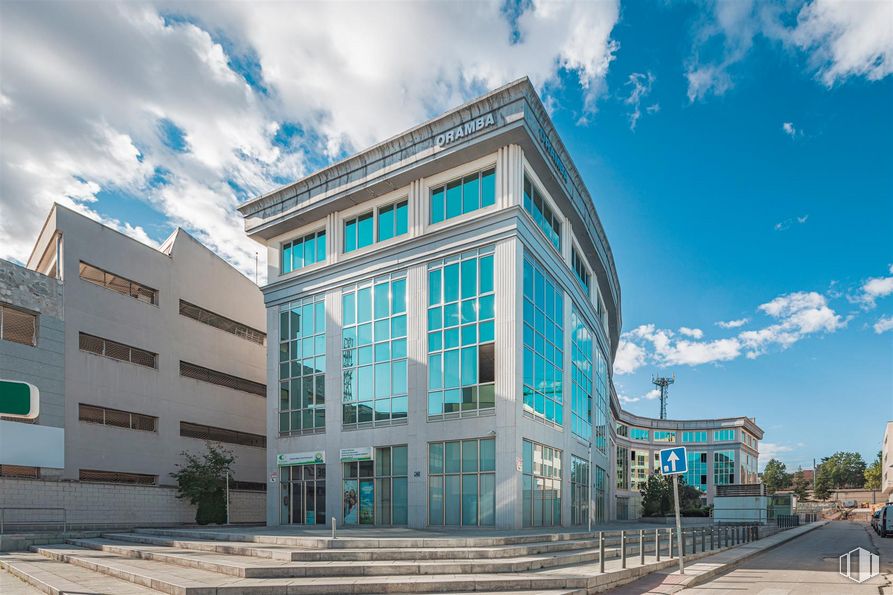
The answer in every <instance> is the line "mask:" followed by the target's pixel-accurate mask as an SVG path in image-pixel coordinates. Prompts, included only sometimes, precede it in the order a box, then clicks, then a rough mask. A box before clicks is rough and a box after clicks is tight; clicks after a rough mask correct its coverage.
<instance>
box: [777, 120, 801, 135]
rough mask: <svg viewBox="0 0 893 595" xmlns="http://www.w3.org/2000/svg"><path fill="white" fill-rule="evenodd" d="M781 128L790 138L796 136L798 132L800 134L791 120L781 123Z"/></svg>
mask: <svg viewBox="0 0 893 595" xmlns="http://www.w3.org/2000/svg"><path fill="white" fill-rule="evenodd" d="M781 129H782V130H783V131H784V133H785V134H787V135H788V136H790V137H791V138H796V136H797V135H798V134H800V131H799V130H797V129H796V128H794V123H793V122H785V123H784V124H782V125H781Z"/></svg>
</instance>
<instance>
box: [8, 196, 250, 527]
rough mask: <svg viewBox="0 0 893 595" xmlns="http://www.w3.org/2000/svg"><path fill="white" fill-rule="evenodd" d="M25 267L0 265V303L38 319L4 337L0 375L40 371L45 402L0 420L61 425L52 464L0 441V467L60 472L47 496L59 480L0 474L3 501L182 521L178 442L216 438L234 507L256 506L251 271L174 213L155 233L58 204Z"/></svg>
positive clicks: (28, 473) (36, 378)
mask: <svg viewBox="0 0 893 595" xmlns="http://www.w3.org/2000/svg"><path fill="white" fill-rule="evenodd" d="M27 269H29V270H25V269H22V268H21V267H17V266H15V265H11V264H4V265H3V267H2V268H0V270H2V271H4V273H3V274H2V275H0V286H2V289H0V292H2V293H0V302H4V304H3V306H2V307H3V308H4V314H5V313H6V308H11V309H12V310H10V311H11V312H12V313H13V314H11V315H10V316H13V317H15V316H20V314H18V313H19V312H25V313H30V314H31V315H32V316H33V317H34V320H35V321H36V327H37V328H38V332H37V333H36V339H35V345H31V346H29V345H26V344H18V343H17V344H13V345H7V341H6V340H2V341H0V345H2V349H3V351H2V352H0V354H2V355H3V356H4V357H3V359H2V361H0V377H7V378H8V377H11V378H9V379H12V380H16V379H19V380H26V381H31V382H32V383H33V384H35V385H36V386H38V388H40V390H41V412H40V415H39V417H38V418H37V420H35V422H34V423H33V424H23V423H17V422H11V421H3V422H0V423H2V424H3V426H2V433H3V434H7V433H8V432H15V434H16V435H18V434H21V432H22V431H24V430H23V428H25V429H27V431H30V432H35V431H37V428H44V427H47V428H53V429H57V430H58V432H59V433H61V434H62V435H64V439H62V440H61V441H59V442H55V443H53V444H54V446H53V448H54V449H55V452H54V453H53V454H54V455H55V456H56V458H55V459H54V460H55V461H56V462H55V463H54V464H52V465H47V464H42V463H40V462H39V461H37V462H35V461H33V460H29V459H28V458H27V457H23V456H21V455H16V456H12V455H11V454H10V455H9V456H7V454H3V455H0V456H2V457H3V459H2V467H0V482H8V481H13V478H20V477H23V476H25V477H28V478H31V479H32V480H51V481H52V480H63V481H65V482H68V483H67V485H68V486H69V488H68V489H66V490H64V491H60V492H59V494H60V495H59V496H58V497H57V496H55V495H49V496H47V494H55V491H54V488H55V486H47V487H39V486H38V485H37V484H27V485H24V487H23V484H17V485H16V486H15V489H13V487H12V486H11V485H9V484H3V485H4V486H6V487H8V488H9V489H0V492H4V495H3V500H2V501H0V506H7V507H10V506H25V505H26V504H30V505H32V506H37V507H46V508H49V507H60V508H65V509H66V510H67V514H68V520H69V522H70V523H71V524H83V525H96V524H101V523H112V524H133V523H140V522H143V523H147V522H158V523H162V522H167V523H170V522H191V521H192V520H193V519H192V513H191V511H190V509H189V507H188V506H187V505H185V503H184V502H183V501H180V500H177V499H176V498H175V490H174V489H173V488H172V487H171V486H172V485H173V484H174V480H173V478H172V477H171V473H173V472H175V471H176V470H177V465H178V464H179V463H182V462H183V461H184V459H183V457H182V454H181V453H182V452H183V451H189V452H194V453H199V452H201V451H203V450H204V443H205V441H213V442H219V443H221V444H222V445H223V446H224V447H225V448H227V449H228V450H231V451H232V452H233V453H234V454H235V456H236V462H235V465H234V477H233V479H234V482H233V484H232V487H233V488H234V489H237V490H239V494H240V495H239V496H238V497H237V498H235V499H236V500H237V501H238V502H239V506H242V507H243V509H244V510H241V511H240V512H239V514H240V515H243V520H260V519H262V518H263V514H264V513H263V508H264V492H265V489H266V481H265V480H266V471H265V463H264V456H265V447H266V423H265V408H266V401H265V397H266V386H265V378H266V370H265V364H264V358H265V344H266V332H265V329H266V321H265V311H264V307H263V302H262V297H261V293H260V291H259V289H258V288H257V286H256V285H255V284H254V283H253V282H252V281H251V280H249V279H248V278H247V277H245V276H244V275H243V274H242V273H240V272H239V271H237V270H236V269H234V268H233V267H232V266H231V265H229V264H228V263H227V262H225V261H224V260H223V259H221V258H220V257H219V256H217V255H216V254H214V253H213V252H212V251H211V250H209V249H208V248H206V247H205V246H203V245H202V244H200V243H199V242H198V241H197V240H196V239H195V238H193V237H192V236H190V235H189V234H188V233H186V232H184V231H183V230H181V229H177V230H176V231H175V232H174V233H173V234H171V236H170V237H169V238H168V239H167V240H166V241H165V242H164V243H163V244H162V245H161V246H160V247H159V248H158V249H156V248H153V247H151V246H148V245H145V244H143V243H140V242H138V241H136V240H133V239H131V238H129V237H127V236H125V235H123V234H121V233H119V232H118V231H115V230H113V229H111V228H109V227H107V226H104V225H102V224H100V223H98V222H96V221H94V220H92V219H90V218H88V217H85V216H83V215H81V214H79V213H76V212H74V211H72V210H70V209H67V208H65V207H62V206H60V205H55V206H54V207H53V208H52V210H51V211H50V213H49V216H48V217H47V220H46V223H45V224H44V227H43V229H42V231H41V233H40V236H39V237H38V238H37V241H36V243H35V246H34V249H33V252H32V254H31V257H30V258H29V260H28V263H27ZM6 271H11V272H10V273H6ZM38 294H40V295H38ZM43 294H47V295H46V296H45V297H42V296H43ZM7 296H8V297H7ZM63 296H64V298H63ZM7 301H9V302H11V303H9V304H8V305H6V302H7ZM10 320H12V318H10ZM11 352H14V353H13V356H14V357H15V359H12V358H10V357H7V353H11ZM44 361H46V362H48V365H46V366H45V365H44ZM28 426H31V428H30V429H28ZM29 442H31V441H30V440H29ZM40 450H46V447H45V445H44V446H41V449H40ZM88 488H89V489H88ZM124 488H127V489H124ZM139 490H143V491H142V492H140V491H139ZM138 494H143V495H138ZM60 498H61V499H62V500H64V501H62V500H60ZM29 501H30V502H29ZM141 503H142V504H141ZM125 507H127V508H129V510H123V508H125ZM236 516H238V515H236ZM7 518H8V517H7Z"/></svg>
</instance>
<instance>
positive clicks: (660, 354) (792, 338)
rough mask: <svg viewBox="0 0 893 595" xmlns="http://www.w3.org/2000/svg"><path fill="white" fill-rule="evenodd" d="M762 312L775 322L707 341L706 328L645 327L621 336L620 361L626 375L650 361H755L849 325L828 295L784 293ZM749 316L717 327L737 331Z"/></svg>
mask: <svg viewBox="0 0 893 595" xmlns="http://www.w3.org/2000/svg"><path fill="white" fill-rule="evenodd" d="M758 310H759V311H760V312H762V313H763V314H765V315H766V316H768V317H770V318H772V319H774V320H775V322H774V323H772V324H769V325H766V326H764V327H763V328H759V329H756V330H748V331H741V332H739V333H738V334H737V335H735V336H733V337H724V338H718V339H709V340H707V339H705V338H704V332H703V331H702V330H701V329H694V328H689V327H681V328H680V329H679V330H678V331H676V332H674V331H672V330H669V329H661V328H657V327H656V326H655V325H654V324H643V325H640V326H638V327H636V328H634V329H633V330H631V331H628V332H625V333H623V335H622V336H621V348H622V352H623V358H622V360H621V358H620V355H621V351H620V350H618V361H621V362H622V364H621V368H622V369H623V370H624V371H623V372H622V373H631V372H634V371H635V370H637V369H638V368H640V367H642V366H644V365H647V364H654V365H657V366H660V367H666V366H673V365H686V366H699V365H703V364H710V363H720V362H727V361H732V360H735V359H737V358H738V357H740V356H742V355H744V356H746V357H747V358H749V359H755V358H757V357H759V356H761V355H764V354H766V353H768V352H769V351H770V350H771V349H772V348H778V349H782V350H784V349H787V348H788V347H790V346H791V345H793V344H795V343H797V342H798V341H800V340H801V339H803V338H805V337H807V336H810V335H815V334H819V333H833V332H835V331H837V330H838V329H840V328H842V327H843V326H844V325H845V324H846V321H844V320H843V319H842V318H841V317H840V315H838V314H837V313H836V312H834V310H833V309H831V307H830V306H829V305H828V301H827V298H826V297H825V296H824V295H822V294H819V293H817V292H795V293H790V294H786V295H781V296H778V297H776V298H775V299H773V300H771V301H769V302H767V303H765V304H762V305H760V306H759V308H758ZM748 320H749V319H747V318H742V319H739V320H731V321H728V322H718V323H717V325H718V326H720V327H722V328H724V329H737V328H739V327H741V326H744V324H746V323H747V322H748ZM616 370H617V366H616V364H615V371H616ZM618 373H621V372H618Z"/></svg>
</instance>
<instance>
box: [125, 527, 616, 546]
mask: <svg viewBox="0 0 893 595" xmlns="http://www.w3.org/2000/svg"><path fill="white" fill-rule="evenodd" d="M133 532H134V533H142V534H148V535H160V536H165V537H177V538H184V537H185V538H191V539H207V540H213V541H241V542H246V541H247V542H253V543H262V544H276V545H288V546H292V547H295V548H303V549H365V548H413V549H414V548H470V547H476V548H483V547H493V546H501V545H522V544H530V543H544V542H561V541H578V540H585V539H595V538H598V531H593V532H591V533H587V532H582V531H573V532H563V533H562V532H557V533H522V534H520V535H518V534H515V535H486V536H480V535H473V534H472V535H469V536H467V537H465V536H463V537H381V538H375V537H356V536H339V537H338V538H337V539H331V538H329V537H327V536H326V537H323V536H300V535H283V534H279V533H277V532H275V531H272V532H267V533H264V532H263V529H260V530H256V531H253V532H248V531H233V530H225V529H220V530H201V529H164V528H161V529H158V528H138V529H134V531H133ZM606 533H607V532H606ZM611 533H617V534H618V535H619V531H612V532H611Z"/></svg>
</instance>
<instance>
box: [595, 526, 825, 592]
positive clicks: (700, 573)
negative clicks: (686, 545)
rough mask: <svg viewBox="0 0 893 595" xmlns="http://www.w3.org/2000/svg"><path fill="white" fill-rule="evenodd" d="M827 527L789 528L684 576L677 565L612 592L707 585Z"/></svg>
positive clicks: (712, 558) (706, 560)
mask: <svg viewBox="0 0 893 595" xmlns="http://www.w3.org/2000/svg"><path fill="white" fill-rule="evenodd" d="M827 524H828V521H820V522H817V523H811V524H809V525H803V526H800V527H796V528H794V529H788V530H787V531H782V532H780V533H776V534H775V535H770V536H769V537H766V538H763V539H760V540H759V541H754V542H751V543H746V544H744V545H740V546H738V547H734V548H731V549H728V550H725V551H722V552H718V553H715V554H710V555H709V556H705V557H703V558H701V559H699V560H697V561H696V562H694V563H692V564H691V565H688V564H686V566H685V574H684V575H680V574H679V568H678V566H675V565H674V566H673V567H672V568H668V569H665V570H659V571H657V572H654V573H652V574H650V575H648V576H646V577H643V578H641V579H639V580H637V581H634V582H631V583H627V584H626V585H624V586H622V587H618V588H617V589H613V590H612V591H611V595H643V594H648V593H650V594H654V595H667V594H669V593H677V592H679V591H682V590H683V589H686V588H689V587H695V586H697V585H701V584H704V583H705V582H707V581H709V580H710V579H712V578H714V577H716V576H717V575H719V574H721V573H723V572H727V571H729V570H731V569H732V568H734V567H735V566H737V565H738V564H741V563H742V562H744V561H745V560H747V559H749V558H751V557H753V556H755V555H757V554H760V553H762V552H765V551H766V550H769V549H772V548H774V547H776V546H779V545H781V544H782V543H785V542H786V541H790V540H791V539H795V538H797V537H799V536H801V535H803V534H804V533H808V532H809V531H812V530H814V529H818V528H819V527H823V526H825V525H827Z"/></svg>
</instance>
